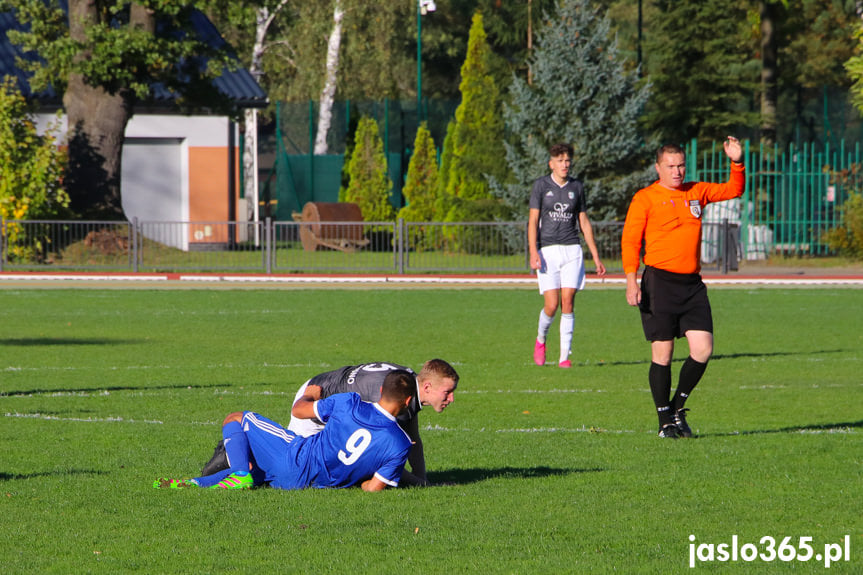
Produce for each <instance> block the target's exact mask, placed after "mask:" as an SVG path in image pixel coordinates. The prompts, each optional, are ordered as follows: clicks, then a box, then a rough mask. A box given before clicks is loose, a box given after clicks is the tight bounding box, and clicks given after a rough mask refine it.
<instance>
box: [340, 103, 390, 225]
mask: <svg viewBox="0 0 863 575" xmlns="http://www.w3.org/2000/svg"><path fill="white" fill-rule="evenodd" d="M354 142H355V145H354V150H353V153H352V154H351V158H350V160H348V176H349V177H350V181H349V182H348V186H347V188H343V189H342V190H341V191H340V193H339V196H340V197H339V200H340V201H343V202H354V203H356V204H357V205H359V207H360V211H361V212H362V214H363V219H364V220H365V221H367V222H386V221H392V220H393V219H394V215H395V210H393V206H392V204H390V200H389V196H390V190H391V189H392V187H393V183H392V182H391V181H390V177H389V175H388V174H387V159H386V156H385V155H384V144H383V140H381V136H380V134H379V132H378V123H377V122H375V119H374V118H369V117H363V118H360V123H359V124H358V125H357V133H356V135H355V136H354Z"/></svg>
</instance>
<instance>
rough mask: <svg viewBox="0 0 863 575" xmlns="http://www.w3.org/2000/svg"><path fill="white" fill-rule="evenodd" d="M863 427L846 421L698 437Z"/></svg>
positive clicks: (700, 434)
mask: <svg viewBox="0 0 863 575" xmlns="http://www.w3.org/2000/svg"><path fill="white" fill-rule="evenodd" d="M861 427H863V420H860V421H845V422H841V423H821V424H818V425H792V426H790V427H780V428H778V429H750V430H747V431H731V432H728V433H699V434H698V437H732V436H735V435H762V434H765V433H818V432H820V431H827V430H830V429H848V428H861Z"/></svg>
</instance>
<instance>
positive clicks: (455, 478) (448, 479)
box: [428, 467, 604, 485]
mask: <svg viewBox="0 0 863 575" xmlns="http://www.w3.org/2000/svg"><path fill="white" fill-rule="evenodd" d="M598 471H604V470H603V469H601V468H599V467H594V468H592V469H572V468H568V469H564V468H554V467H498V468H496V469H483V468H470V469H447V470H444V471H436V472H431V473H429V474H428V477H429V481H431V482H432V483H443V484H457V485H462V484H467V483H476V482H478V481H485V480H487V479H494V478H496V477H506V478H512V479H528V478H531V477H549V476H552V475H569V474H571V473H587V472H598Z"/></svg>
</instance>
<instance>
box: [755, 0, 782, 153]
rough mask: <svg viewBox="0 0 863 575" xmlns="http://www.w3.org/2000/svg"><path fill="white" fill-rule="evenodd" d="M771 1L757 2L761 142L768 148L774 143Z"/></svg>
mask: <svg viewBox="0 0 863 575" xmlns="http://www.w3.org/2000/svg"><path fill="white" fill-rule="evenodd" d="M777 9H778V5H777V4H776V3H774V1H771V0H762V1H761V2H759V10H760V13H761V141H762V142H763V143H764V144H765V145H768V146H772V145H773V143H774V142H776V106H777V102H776V100H777V89H776V76H777V58H776V11H777Z"/></svg>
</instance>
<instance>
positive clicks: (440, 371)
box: [418, 359, 458, 385]
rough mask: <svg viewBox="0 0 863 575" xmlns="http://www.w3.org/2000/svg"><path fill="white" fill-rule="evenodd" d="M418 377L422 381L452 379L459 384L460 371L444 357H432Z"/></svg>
mask: <svg viewBox="0 0 863 575" xmlns="http://www.w3.org/2000/svg"><path fill="white" fill-rule="evenodd" d="M418 379H419V380H420V381H425V380H426V379H434V380H439V379H451V380H453V383H455V384H456V385H458V373H457V372H456V370H455V368H453V366H451V365H450V364H448V363H447V362H445V361H444V360H442V359H430V360H428V361H427V362H425V363H424V364H423V367H422V369H421V370H420V372H419V375H418Z"/></svg>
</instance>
